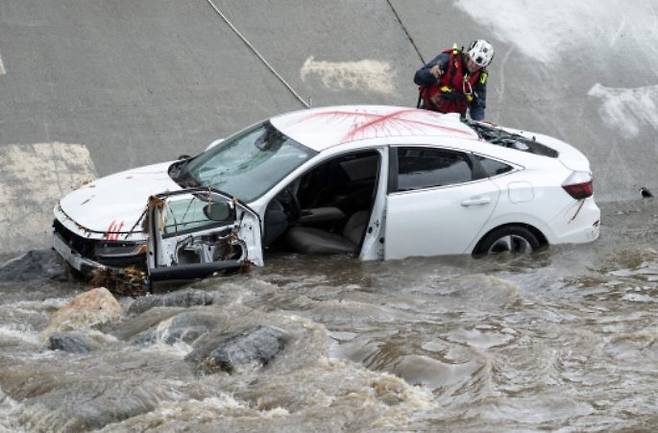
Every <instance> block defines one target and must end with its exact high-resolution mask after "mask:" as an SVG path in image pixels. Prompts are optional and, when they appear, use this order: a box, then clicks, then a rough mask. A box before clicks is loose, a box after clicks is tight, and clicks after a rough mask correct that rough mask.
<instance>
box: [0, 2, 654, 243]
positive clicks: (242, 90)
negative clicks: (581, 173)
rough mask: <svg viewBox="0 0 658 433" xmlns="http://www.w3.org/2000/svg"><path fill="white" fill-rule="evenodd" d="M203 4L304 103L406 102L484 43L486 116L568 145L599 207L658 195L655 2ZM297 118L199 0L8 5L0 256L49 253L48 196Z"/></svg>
mask: <svg viewBox="0 0 658 433" xmlns="http://www.w3.org/2000/svg"><path fill="white" fill-rule="evenodd" d="M213 3H214V5H215V6H216V8H217V9H218V10H219V11H220V12H222V14H224V16H225V17H226V18H227V19H228V20H229V21H230V22H231V23H232V24H233V25H234V26H235V28H236V29H237V30H239V31H240V32H241V33H242V34H243V35H244V36H245V37H246V38H247V39H248V40H249V42H250V43H251V44H252V45H253V47H255V48H256V49H257V50H258V51H259V52H260V53H262V55H263V56H264V58H265V59H266V60H267V61H268V62H269V63H270V64H271V65H272V67H273V68H274V69H275V70H276V71H277V73H278V74H280V76H281V77H283V78H284V79H285V81H286V82H287V83H289V85H290V86H291V87H292V88H293V89H294V90H295V91H296V92H297V93H298V94H299V95H300V96H301V98H302V99H303V101H305V102H310V103H311V104H312V105H314V106H322V105H333V104H349V103H376V104H393V105H403V106H414V105H415V103H416V98H417V89H416V87H415V86H414V85H413V82H412V77H413V73H414V71H415V70H416V69H417V68H418V67H419V66H420V65H421V58H423V59H425V60H429V59H431V58H432V57H433V56H434V55H435V54H437V52H438V51H439V50H441V49H443V48H445V47H449V46H451V45H452V43H453V42H457V43H459V44H467V43H468V42H469V41H470V40H471V39H474V38H486V39H489V40H490V41H491V42H492V43H493V44H494V45H495V47H496V49H497V54H496V58H495V60H494V63H493V65H492V67H491V68H490V74H491V75H490V77H491V78H490V82H489V96H488V109H487V117H488V118H489V119H490V120H492V121H495V122H497V123H499V124H502V125H506V126H512V127H516V128H521V129H527V130H532V131H536V132H542V133H547V134H550V135H554V136H557V137H559V138H561V139H564V140H565V141H567V142H570V143H572V144H574V145H576V146H577V147H578V148H580V149H581V150H582V151H583V152H584V153H585V154H586V155H588V157H589V158H590V161H591V162H592V166H593V171H594V175H595V182H596V190H597V192H596V194H597V197H598V200H600V201H609V200H626V199H634V198H638V197H639V193H638V189H639V188H640V187H641V186H646V187H648V188H649V189H655V190H657V191H658V175H657V173H656V169H655V167H656V156H657V155H656V154H657V150H656V139H655V134H656V129H658V115H657V114H656V112H657V110H658V108H657V107H656V104H658V77H657V76H656V72H655V71H656V70H658V30H657V29H658V26H657V25H656V23H657V22H658V18H656V12H655V10H654V8H653V5H652V1H651V0H638V1H635V2H633V4H632V5H626V6H625V7H624V10H619V7H618V5H617V2H616V1H613V0H583V1H580V2H573V1H567V0H555V1H552V2H544V1H540V0H536V1H530V2H527V1H521V0H510V1H506V2H504V3H502V4H501V2H495V5H494V2H481V1H477V0H456V1H441V0H414V1H413V2H405V1H401V0H333V1H322V0H305V1H297V0H296V1H293V0H277V1H267V0H250V1H237V0H233V1H230V0H213ZM412 41H413V42H414V43H415V46H414V44H412ZM302 108H304V105H303V102H301V101H300V100H298V99H297V97H296V96H294V95H293V94H292V93H291V92H290V91H289V90H288V89H287V88H286V87H285V86H284V84H283V83H282V82H281V81H280V80H279V79H278V78H277V77H275V75H274V74H273V73H272V72H271V71H270V70H268V69H267V67H266V66H265V65H264V63H263V62H262V61H261V60H260V59H259V58H258V57H257V56H256V55H255V54H254V53H253V52H252V51H251V49H250V48H249V47H248V46H247V45H246V44H245V42H243V41H242V40H241V39H240V38H239V37H238V36H237V34H236V32H235V31H234V30H233V29H231V28H230V27H229V25H228V24H227V22H225V21H224V20H223V18H222V17H221V16H220V14H219V13H218V12H217V11H216V10H215V9H213V7H212V5H211V1H209V0H139V1H134V0H3V1H2V2H0V162H1V164H2V168H1V169H0V205H1V206H2V214H1V216H0V244H1V245H2V247H1V250H2V252H4V253H7V252H12V251H23V250H26V249H28V248H33V247H42V246H45V245H47V243H48V237H49V232H50V219H51V209H52V206H53V205H54V204H55V203H56V200H57V199H58V197H59V196H60V195H62V194H64V193H66V192H67V191H69V190H70V189H72V188H75V187H77V186H78V185H80V184H81V183H82V182H84V181H86V180H89V179H91V178H93V177H94V176H102V175H106V174H109V173H112V172H116V171H119V170H122V169H126V168H131V167H135V166H138V165H143V164H148V163H152V162H158V161H163V160H171V159H175V158H176V157H177V156H179V155H181V154H190V153H195V152H198V151H199V150H201V149H203V148H204V147H205V146H206V145H207V144H208V143H209V142H210V141H212V140H213V139H215V138H217V137H221V136H225V135H227V134H229V133H231V132H233V131H235V130H236V129H239V128H242V127H244V126H246V125H248V124H251V123H253V122H255V121H258V120H260V119H262V118H265V117H267V116H270V115H273V114H276V113H280V112H285V111H290V110H296V109H302Z"/></svg>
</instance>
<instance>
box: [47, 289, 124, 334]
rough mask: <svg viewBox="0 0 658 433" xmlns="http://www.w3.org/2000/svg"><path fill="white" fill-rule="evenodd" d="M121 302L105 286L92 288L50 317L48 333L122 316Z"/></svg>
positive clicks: (93, 324) (98, 323)
mask: <svg viewBox="0 0 658 433" xmlns="http://www.w3.org/2000/svg"><path fill="white" fill-rule="evenodd" d="M122 312H123V309H122V308H121V304H119V302H118V301H117V300H116V299H115V298H114V296H112V294H111V293H110V292H109V291H108V290H107V289H106V288H104V287H99V288H97V289H92V290H89V291H87V292H84V293H82V294H81V295H78V296H76V297H75V298H73V299H72V300H71V301H70V302H69V303H68V304H66V305H64V306H63V307H62V308H60V309H59V310H57V311H56V312H55V313H54V314H53V315H52V317H51V318H50V324H49V325H48V328H47V329H46V330H45V334H46V335H50V334H52V333H53V332H58V331H59V332H66V331H74V330H76V329H84V328H91V327H93V326H97V325H102V324H104V323H108V322H111V321H114V320H117V319H119V318H120V317H121V313H122Z"/></svg>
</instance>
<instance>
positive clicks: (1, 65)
mask: <svg viewBox="0 0 658 433" xmlns="http://www.w3.org/2000/svg"><path fill="white" fill-rule="evenodd" d="M6 74H7V70H6V69H5V64H4V63H2V55H0V75H6Z"/></svg>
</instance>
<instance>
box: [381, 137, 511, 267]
mask: <svg viewBox="0 0 658 433" xmlns="http://www.w3.org/2000/svg"><path fill="white" fill-rule="evenodd" d="M389 160H390V161H391V164H390V165H389V167H390V169H389V178H390V181H389V187H388V189H389V192H388V196H387V200H386V229H385V238H384V239H385V241H384V242H385V257H386V259H399V258H404V257H409V256H430V255H445V254H463V253H468V252H469V251H466V249H467V248H468V246H469V244H471V242H472V241H473V240H474V238H475V236H477V234H478V233H479V231H480V229H481V228H482V227H483V226H484V224H485V223H486V222H487V221H488V220H489V218H491V216H492V214H493V212H494V209H495V207H496V204H497V202H498V197H499V194H500V190H499V189H498V187H497V186H496V185H495V184H494V183H493V182H492V181H490V180H489V179H488V178H487V177H483V175H482V174H480V173H479V171H478V170H477V167H474V165H475V166H477V165H478V162H477V161H475V159H474V158H473V157H472V155H469V154H466V153H464V152H458V151H454V150H450V149H441V148H437V147H423V146H404V147H392V148H391V152H390V158H389Z"/></svg>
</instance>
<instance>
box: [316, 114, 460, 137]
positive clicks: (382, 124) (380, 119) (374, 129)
mask: <svg viewBox="0 0 658 433" xmlns="http://www.w3.org/2000/svg"><path fill="white" fill-rule="evenodd" d="M418 112H419V110H418V109H415V108H406V109H403V110H398V111H394V112H392V113H388V114H376V113H368V112H358V111H340V110H336V111H325V112H322V113H313V114H311V115H310V116H308V117H306V118H305V119H304V120H307V119H311V118H318V117H330V118H345V119H347V118H352V119H354V120H355V124H354V125H353V126H352V128H351V129H350V130H349V131H348V132H347V134H345V136H344V137H343V138H342V142H346V141H352V140H356V139H358V138H368V137H369V133H374V134H373V135H374V137H377V136H379V135H380V132H389V134H388V135H400V130H406V131H407V132H408V133H409V134H413V133H414V131H415V130H416V128H415V127H418V126H423V127H429V128H433V129H437V130H441V131H445V132H452V133H457V134H461V135H465V136H468V137H470V138H472V137H473V134H472V133H469V132H467V131H464V130H461V129H457V128H451V127H449V126H442V125H437V124H435V123H431V122H425V121H422V120H418V119H409V118H405V117H404V115H406V114H409V113H414V114H418ZM423 114H430V113H429V112H427V113H425V112H423ZM357 119H364V122H362V123H356V120H357ZM396 130H397V133H395V132H396ZM391 132H393V133H391Z"/></svg>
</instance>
